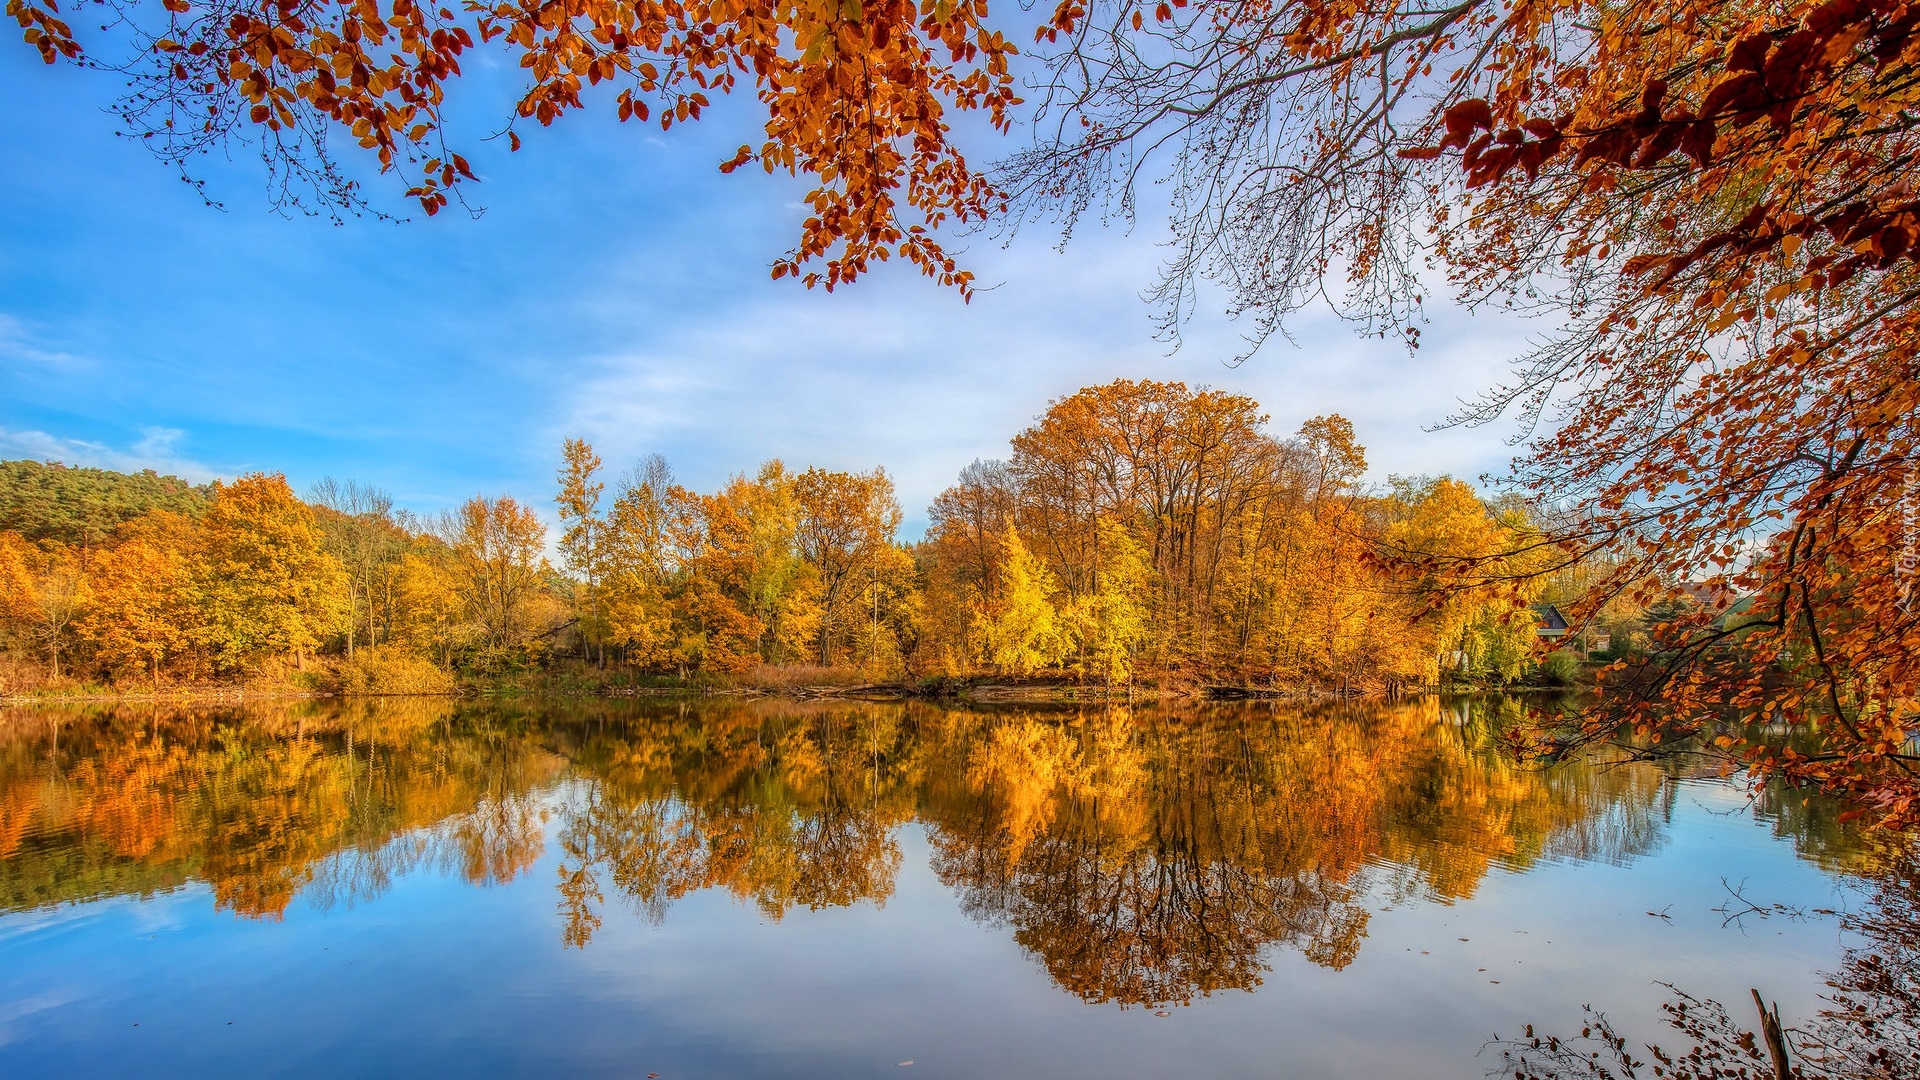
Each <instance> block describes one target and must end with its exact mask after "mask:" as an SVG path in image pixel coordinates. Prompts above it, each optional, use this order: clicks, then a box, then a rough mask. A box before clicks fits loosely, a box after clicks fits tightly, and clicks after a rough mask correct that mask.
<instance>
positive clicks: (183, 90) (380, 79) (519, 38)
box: [6, 0, 1020, 295]
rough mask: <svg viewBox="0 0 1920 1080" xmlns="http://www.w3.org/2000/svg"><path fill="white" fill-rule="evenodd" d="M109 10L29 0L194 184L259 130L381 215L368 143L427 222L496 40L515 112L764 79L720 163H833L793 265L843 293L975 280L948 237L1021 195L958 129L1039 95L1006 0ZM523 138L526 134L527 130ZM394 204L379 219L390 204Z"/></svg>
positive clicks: (369, 0)
mask: <svg viewBox="0 0 1920 1080" xmlns="http://www.w3.org/2000/svg"><path fill="white" fill-rule="evenodd" d="M94 3H95V4H96V5H97V6H98V7H99V8H101V9H103V10H104V12H105V13H106V14H107V15H108V16H109V17H108V19H107V20H105V21H106V25H105V26H103V27H102V29H101V31H100V39H101V40H100V41H99V42H97V43H92V44H86V43H83V41H82V37H83V35H80V34H76V33H75V32H74V31H73V29H72V28H71V26H70V24H69V23H68V22H67V21H65V19H64V18H63V17H62V14H61V12H60V9H59V4H58V2H57V0H8V2H7V8H6V11H7V14H8V15H10V16H12V17H13V18H14V19H15V20H16V21H17V22H18V23H19V24H20V26H21V27H22V28H23V31H24V35H25V38H26V41H27V43H28V44H29V45H32V46H33V47H35V48H36V49H38V50H39V51H40V54H41V55H42V57H44V58H45V59H46V61H47V62H48V63H55V62H59V61H61V60H67V61H70V62H78V63H82V64H86V65H91V66H95V67H102V68H108V69H111V70H113V71H115V72H118V73H120V74H122V75H124V76H125V78H126V79H127V84H128V89H127V91H126V94H125V96H124V97H123V98H122V99H121V100H120V103H119V106H118V111H119V114H120V117H121V120H122V121H123V123H124V125H125V128H126V132H127V133H128V134H130V135H134V136H136V137H139V138H141V139H142V140H143V141H145V142H147V143H148V144H149V145H150V146H151V147H152V148H153V150H154V152H155V153H156V154H157V155H158V156H159V157H160V158H161V159H162V160H164V161H166V162H168V163H169V164H172V165H174V166H176V167H178V168H180V169H181V170H182V175H183V177H186V178H188V179H192V174H191V171H190V170H191V165H192V162H193V160H194V158H196V157H197V156H198V155H200V154H201V153H203V152H206V151H208V150H210V149H213V148H215V147H219V146H223V145H225V144H227V143H228V142H229V141H230V140H233V139H235V138H236V137H239V138H248V137H254V138H257V139H258V140H259V146H260V151H261V154H262V157H263V159H264V160H265V163H266V166H267V169H268V172H269V175H270V177H271V178H272V188H271V191H272V195H273V198H274V201H275V204H276V205H277V206H279V207H281V208H283V209H288V208H291V209H302V210H305V211H307V212H322V213H330V214H335V215H338V214H339V213H341V212H343V211H349V212H358V211H365V210H370V209H373V207H372V206H371V204H370V203H369V202H368V200H367V199H366V198H365V195H364V192H363V190H362V186H361V183H360V181H358V180H356V179H354V178H353V169H352V168H351V167H349V166H348V165H346V164H345V163H344V162H343V159H342V158H341V157H340V156H339V155H338V154H337V153H336V150H335V147H336V145H337V140H339V139H342V138H346V139H351V140H352V141H353V143H354V144H356V145H357V146H358V148H359V149H360V150H362V151H365V152H367V153H370V154H372V155H373V157H374V158H375V159H376V161H377V163H378V166H379V168H380V171H381V172H383V173H387V172H392V173H396V174H398V175H399V176H401V177H403V178H404V181H405V184H406V187H405V194H406V196H407V197H408V198H409V199H411V200H414V201H415V202H417V203H418V205H419V206H420V207H421V209H423V210H424V211H425V212H426V213H428V214H430V215H431V214H434V213H437V212H438V211H440V210H441V209H443V208H445V207H446V206H447V205H448V203H449V199H452V198H459V197H460V192H461V191H462V190H463V185H466V184H471V183H473V182H474V181H475V180H476V177H475V174H474V171H473V168H472V166H471V165H470V164H469V163H468V161H467V158H466V157H465V156H463V155H462V154H461V153H460V152H459V151H458V150H456V149H454V148H453V147H451V146H449V145H448V142H447V140H446V138H445V121H446V118H447V110H448V108H449V106H450V102H449V98H448V93H447V91H448V89H449V87H450V86H452V85H453V84H454V83H455V81H456V80H457V79H458V77H459V76H460V75H461V73H462V64H463V63H465V62H467V61H468V59H469V57H470V55H471V54H472V52H473V51H474V50H476V49H480V48H488V47H491V48H495V49H500V50H504V52H505V54H506V57H507V59H508V60H510V61H511V62H512V63H514V64H515V65H517V66H518V67H520V68H521V69H523V70H524V71H525V72H526V76H527V79H528V83H527V85H526V87H525V89H524V91H523V92H522V94H521V96H520V98H519V101H518V104H517V107H516V113H515V116H514V118H513V119H514V120H522V119H525V120H533V121H535V122H537V123H540V124H542V125H546V124H551V123H553V122H554V121H556V120H557V119H559V118H560V117H561V116H563V115H565V114H566V113H568V112H570V111H575V110H580V109H583V108H586V107H588V105H589V104H590V103H594V102H593V99H592V98H591V97H590V95H591V93H592V91H594V90H595V89H596V88H598V87H601V86H602V85H603V84H604V85H605V87H606V90H605V92H604V94H603V95H602V96H603V97H604V99H605V100H604V101H602V102H599V104H603V105H604V106H605V107H610V108H611V109H613V110H614V111H615V112H616V114H617V115H618V116H619V118H620V119H621V120H622V121H628V120H632V121H641V122H645V121H649V120H655V119H657V121H658V122H659V124H660V126H661V128H662V129H663V130H665V129H669V128H671V127H673V126H674V125H675V124H679V123H685V122H687V121H690V120H696V119H698V118H699V117H700V116H701V114H702V112H703V111H704V110H705V109H706V108H707V107H708V106H709V105H710V104H711V103H712V96H714V95H721V94H726V93H731V92H733V91H734V90H736V89H739V88H742V84H743V83H744V85H745V88H750V89H751V91H752V93H753V94H754V96H755V97H756V98H757V99H758V100H759V102H760V104H761V106H762V107H763V108H764V109H765V111H766V117H767V119H766V124H765V127H766V139H765V141H764V142H763V143H762V144H761V145H760V146H759V147H758V148H754V147H751V146H742V147H741V148H740V151H739V153H738V154H736V155H735V156H734V157H732V158H731V159H730V160H728V161H726V162H725V163H723V164H722V165H721V168H722V170H723V171H732V170H734V169H736V168H738V167H740V166H742V165H745V164H747V163H749V162H755V161H757V162H758V163H759V164H760V165H761V166H762V167H763V168H765V169H766V170H767V171H768V172H775V171H784V172H787V173H789V174H792V175H805V176H808V177H811V178H813V180H814V182H815V185H816V186H815V187H814V188H813V190H812V191H810V192H809V193H808V194H807V195H806V197H805V201H806V203H807V204H808V206H809V207H810V208H811V211H812V214H811V216H810V217H808V218H807V219H806V221H805V223H804V225H803V226H802V229H801V235H800V239H799V242H798V244H797V245H796V246H795V247H794V249H793V250H791V251H790V252H788V253H787V255H786V256H784V257H782V258H781V259H779V260H777V261H776V262H775V263H774V265H773V275H774V276H775V277H783V276H787V275H794V276H796V277H799V278H800V279H801V280H803V281H804V282H805V283H806V284H807V285H809V286H813V285H822V286H824V287H826V288H827V289H832V288H834V287H835V286H836V285H839V284H842V283H845V282H849V281H852V280H854V279H855V278H857V277H859V276H860V275H861V274H864V273H866V272H867V271H868V270H869V269H871V268H872V266H873V264H874V263H876V262H884V261H887V260H889V259H892V258H896V257H897V258H901V259H904V260H906V261H907V262H908V263H910V264H912V265H913V266H915V267H916V268H917V269H918V270H919V271H920V272H922V273H924V274H926V275H927V276H929V277H932V278H934V279H936V280H937V281H939V282H940V283H941V284H942V285H949V286H953V287H956V288H958V289H959V290H960V291H961V292H962V294H963V295H965V294H970V293H971V290H972V280H973V276H972V274H971V273H970V272H968V271H966V270H964V269H961V268H959V267H958V266H957V265H956V264H955V262H954V260H953V258H952V257H951V256H950V255H948V254H947V253H946V251H945V250H944V249H943V248H942V246H941V244H940V242H939V240H938V239H937V238H936V235H935V232H936V230H938V229H939V228H940V227H941V226H942V225H944V224H946V223H947V222H949V221H958V222H966V221H976V220H979V219H981V218H983V217H985V216H986V215H988V214H990V213H992V212H994V211H995V210H996V209H997V207H998V205H999V202H998V197H997V196H996V194H995V192H994V191H993V189H992V187H991V186H990V185H989V184H988V183H987V182H986V180H985V179H984V178H983V177H982V176H981V175H980V174H979V173H978V172H976V171H975V170H974V169H973V168H972V167H971V166H969V165H968V163H967V161H966V158H965V157H964V156H963V155H962V154H961V153H960V151H959V150H958V149H957V148H956V147H955V146H954V145H953V143H952V142H951V141H950V139H949V138H948V123H947V120H946V116H947V113H948V112H949V110H981V111H984V112H986V113H987V115H988V117H989V119H990V121H991V123H992V124H994V125H995V126H996V127H999V128H1005V127H1006V126H1007V125H1008V123H1009V122H1010V119H1009V114H1008V110H1009V109H1010V108H1012V107H1013V106H1014V105H1015V104H1017V103H1018V102H1019V100H1020V99H1019V97H1018V96H1017V95H1016V93H1015V91H1014V85H1013V78H1012V75H1011V74H1010V73H1009V71H1008V66H1007V63H1008V58H1009V57H1010V56H1012V55H1013V54H1014V52H1015V49H1014V46H1013V45H1012V44H1011V43H1010V42H1008V41H1007V40H1006V39H1005V38H1004V37H1002V36H1001V34H1000V33H999V32H998V31H995V30H992V29H989V28H988V27H987V26H986V16H987V6H986V4H985V2H984V0H929V2H927V3H925V4H921V5H916V4H914V3H913V2H912V0H866V2H863V0H800V2H795V0H744V2H737V0H498V2H487V0H461V3H459V4H458V5H451V4H450V5H449V6H440V5H438V4H436V3H432V2H424V3H423V2H420V0H160V3H159V5H158V6H157V7H156V6H155V5H154V4H152V3H150V2H143V0H94ZM506 134H507V137H508V139H509V142H510V144H511V145H512V147H513V148H514V149H516V150H517V149H518V148H519V146H520V137H519V135H518V134H517V133H515V132H514V131H513V130H512V123H511V122H509V124H508V126H507V128H506ZM375 212H378V211H377V210H376V211H375Z"/></svg>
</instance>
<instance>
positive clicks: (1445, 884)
mask: <svg viewBox="0 0 1920 1080" xmlns="http://www.w3.org/2000/svg"><path fill="white" fill-rule="evenodd" d="M1486 741H1487V740H1485V739H1484V738H1481V737H1478V736H1477V735H1476V733H1475V732H1474V731H1473V730H1472V729H1463V728H1461V727H1458V726H1456V725H1453V724H1450V723H1448V722H1446V717H1445V716H1444V715H1443V714H1442V713H1441V711H1440V710H1439V709H1438V707H1437V706H1436V705H1435V704H1434V703H1433V702H1430V701H1429V702H1422V703H1417V704H1414V705H1410V706H1404V707H1396V708H1392V709H1384V710H1365V711H1361V712H1357V713H1349V712H1346V711H1329V710H1318V711H1315V710H1307V711H1301V710H1293V711H1290V712H1264V713H1263V712H1249V711H1248V710H1245V709H1237V710H1233V711H1227V712H1213V713H1209V712H1202V713H1199V714H1195V715H1187V716H1156V717H1151V718H1149V717H1145V716H1143V717H1140V718H1129V717H1127V716H1125V715H1124V714H1108V715H1106V716H1104V717H1100V718H1097V719H1079V720H1076V721H1075V722H1074V723H1072V724H1070V725H1061V724H1048V723H1043V722H1041V721H1039V720H1037V719H1034V718H1031V717H1010V718H1004V719H999V720H985V721H982V722H981V724H980V725H979V726H978V729H977V730H975V731H973V732H971V733H970V734H969V736H967V737H963V738H961V739H960V740H959V742H960V743H961V744H962V745H963V747H964V748H963V749H960V750H958V751H957V753H959V754H960V755H961V756H963V757H964V759H965V767H964V768H959V767H949V768H947V769H945V770H944V771H943V772H944V775H947V776H964V777H965V778H966V781H967V783H966V786H965V788H963V789H960V788H955V787H953V786H952V785H949V786H947V787H946V788H944V789H943V788H935V789H933V790H930V791H929V793H928V797H927V799H926V800H925V802H924V804H923V814H924V815H925V816H926V817H927V818H928V819H929V821H930V822H931V823H932V825H933V829H932V833H931V835H932V840H933V844H934V849H935V862H934V869H935V871H936V872H937V873H938V874H939V875H940V877H941V880H943V881H945V882H946V883H948V884H949V885H951V886H953V887H955V888H957V889H959V890H960V891H961V894H962V903H963V905H964V907H965V909H966V910H967V911H968V912H969V913H970V914H972V915H973V916H975V917H976V918H981V919H985V920H989V921H994V922H1001V923H1005V924H1007V925H1010V926H1012V927H1013V928H1014V933H1015V936H1016V938H1017V939H1018V940H1019V941H1020V942H1021V944H1022V945H1024V946H1026V947H1027V948H1029V949H1031V950H1033V951H1034V952H1035V953H1036V954H1037V955H1038V956H1040V957H1041V959H1042V960H1043V961H1044V962H1045V963H1046V965H1047V967H1048V970H1049V971H1050V972H1051V973H1052V974H1053V976H1054V978H1055V979H1056V980H1058V981H1059V982H1060V983H1061V985H1063V986H1065V987H1066V988H1068V989H1070V990H1072V991H1073V992H1074V993H1076V994H1079V995H1080V996H1082V997H1084V998H1086V999H1088V1000H1091V1001H1119V1002H1122V1003H1148V1004H1157V1003H1163V1002H1175V1001H1180V1002H1184V1001H1188V1000H1190V999H1191V998H1192V997H1193V996H1194V995H1195V994H1207V993H1211V992H1212V991H1214V990H1218V989H1225V988H1245V987H1250V986H1253V985H1256V984H1257V983H1258V982H1259V981H1260V979H1261V977H1262V976H1263V974H1264V972H1265V970H1266V963H1265V961H1264V959H1263V957H1264V956H1265V955H1266V953H1267V952H1268V950H1270V949H1271V948H1273V947H1275V946H1285V947H1288V948H1293V949H1297V950H1299V951H1300V952H1301V953H1302V954H1303V955H1304V956H1305V957H1306V958H1307V959H1309V960H1310V961H1312V962H1313V963H1316V964H1320V965H1323V966H1327V967H1333V968H1340V967H1344V966H1346V965H1347V964H1348V963H1350V962H1351V961H1352V959H1353V958H1354V956H1355V955H1356V954H1357V952H1358V950H1359V947H1360V942H1361V940H1362V939H1363V938H1364V936H1365V934H1366V926H1367V909H1366V907H1365V901H1366V899H1367V895H1368V893H1369V891H1370V889H1371V888H1372V887H1373V886H1374V885H1375V884H1376V883H1378V884H1381V885H1384V886H1386V887H1387V888H1389V889H1390V890H1391V891H1393V892H1397V893H1399V894H1403V895H1426V896H1430V897H1434V898H1437V899H1442V900H1447V899H1452V898H1455V897H1463V896H1467V895H1471V893H1472V892H1473V890H1474V889H1475V888H1476V887H1477V885H1478V883H1479V881H1480V879H1481V878H1482V877H1483V876H1484V875H1485V873H1486V871H1487V869H1488V868H1489V867H1490V866H1491V865H1492V864H1493V863H1494V862H1495V861H1499V862H1502V863H1504V864H1508V865H1525V864H1526V863H1528V862H1530V861H1532V860H1534V859H1536V858H1539V857H1541V856H1543V855H1549V854H1569V853H1572V852H1576V851H1577V852H1579V853H1581V854H1582V855H1583V856H1585V857H1602V858H1608V859H1612V860H1616V861H1617V860H1621V859H1625V858H1628V857H1630V856H1631V855H1633V854H1634V853H1636V852H1638V851H1642V850H1645V849H1646V848H1647V847H1649V846H1650V845H1651V844H1652V843H1653V842H1654V839H1655V837H1657V835H1658V824H1659V820H1660V814H1659V799H1658V795H1659V784H1658V777H1657V776H1655V775H1653V774H1651V773H1649V772H1646V771H1635V770H1615V771H1611V772H1607V773H1596V772H1591V771H1581V770H1579V769H1577V768H1570V769H1567V770H1563V771H1559V772H1556V773H1552V774H1546V773H1542V772H1539V771H1535V770H1528V769H1522V768H1518V767H1515V766H1513V765H1511V764H1510V763H1508V762H1505V761H1503V760H1502V759H1500V758H1499V757H1498V756H1497V755H1496V754H1494V753H1492V752H1491V751H1489V750H1485V749H1482V748H1481V747H1482V744H1484V743H1485V742H1486ZM1595 818H1603V819H1605V821H1606V822H1607V823H1606V824H1605V825H1604V826H1601V827H1595V826H1594V825H1593V824H1592V822H1593V821H1594V819H1595Z"/></svg>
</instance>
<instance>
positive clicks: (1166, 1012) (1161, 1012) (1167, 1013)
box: [1153, 1009, 1173, 1016]
mask: <svg viewBox="0 0 1920 1080" xmlns="http://www.w3.org/2000/svg"><path fill="white" fill-rule="evenodd" d="M1153 1015H1155V1016H1172V1015H1173V1014H1172V1013H1170V1012H1168V1011H1167V1010H1165V1009H1161V1010H1160V1011H1159V1012H1157V1013H1154V1014H1153Z"/></svg>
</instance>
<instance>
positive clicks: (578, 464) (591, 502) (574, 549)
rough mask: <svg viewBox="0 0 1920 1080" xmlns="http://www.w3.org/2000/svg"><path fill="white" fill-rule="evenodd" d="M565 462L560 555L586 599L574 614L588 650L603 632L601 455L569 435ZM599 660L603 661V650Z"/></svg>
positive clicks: (560, 500)
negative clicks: (576, 579) (580, 585)
mask: <svg viewBox="0 0 1920 1080" xmlns="http://www.w3.org/2000/svg"><path fill="white" fill-rule="evenodd" d="M560 449H561V456H562V457H563V458H564V459H565V464H564V465H562V466H561V469H560V477H559V479H560V493H559V494H558V495H557V496H555V498H554V502H556V503H557V504H558V505H559V508H560V528H561V533H560V557H561V559H562V560H564V561H565V563H566V567H567V569H568V570H570V571H572V572H573V573H574V574H575V575H577V576H578V577H579V579H580V582H581V584H582V585H583V586H584V588H585V591H586V597H585V600H586V602H585V603H584V604H580V605H576V609H577V614H576V616H575V617H576V618H578V619H579V620H580V625H581V627H582V628H583V631H582V634H581V639H582V640H583V641H585V642H586V643H587V647H588V649H589V650H591V649H592V647H593V645H594V644H595V642H596V641H598V640H600V638H601V637H602V634H603V632H604V631H603V628H602V626H601V615H600V579H601V577H602V576H603V575H604V574H605V566H604V564H605V561H606V554H605V551H606V543H607V541H606V523H605V522H604V521H603V520H602V517H601V514H600V494H601V492H603V491H605V490H606V484H605V483H604V482H602V481H601V480H599V479H597V477H598V476H599V474H600V465H601V461H600V455H599V454H596V453H594V452H593V447H592V446H589V445H588V444H587V441H586V440H585V439H568V440H566V442H565V443H563V444H562V445H561V448H560ZM600 660H601V662H602V663H603V664H604V663H605V662H606V653H605V651H604V650H603V651H602V652H601V654H600Z"/></svg>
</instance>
